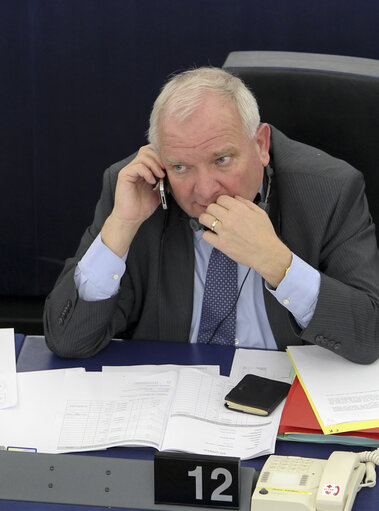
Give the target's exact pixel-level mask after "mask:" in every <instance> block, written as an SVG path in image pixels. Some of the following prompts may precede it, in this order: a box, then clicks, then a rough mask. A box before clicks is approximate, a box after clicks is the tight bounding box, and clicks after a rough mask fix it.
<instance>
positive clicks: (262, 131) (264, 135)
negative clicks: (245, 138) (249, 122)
mask: <svg viewBox="0 0 379 511" xmlns="http://www.w3.org/2000/svg"><path fill="white" fill-rule="evenodd" d="M270 135H271V130H270V126H269V125H268V124H267V123H266V122H264V123H262V124H261V125H260V126H259V128H258V129H257V132H256V133H255V136H254V138H255V141H256V143H257V148H258V153H259V157H260V159H261V162H262V165H263V166H264V167H266V166H267V165H268V164H269V162H270V152H269V151H270Z"/></svg>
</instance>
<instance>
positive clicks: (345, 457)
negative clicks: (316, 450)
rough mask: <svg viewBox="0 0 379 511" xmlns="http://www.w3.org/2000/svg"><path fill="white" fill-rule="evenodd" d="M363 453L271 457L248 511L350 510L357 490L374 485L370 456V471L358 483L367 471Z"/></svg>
mask: <svg viewBox="0 0 379 511" xmlns="http://www.w3.org/2000/svg"><path fill="white" fill-rule="evenodd" d="M362 454H366V453H354V452H338V451H337V452H333V453H332V454H331V455H330V457H329V459H328V460H318V459H313V458H299V457H296V456H270V457H269V458H268V460H267V461H266V463H265V465H264V466H263V468H262V471H261V473H260V476H259V478H258V481H257V485H256V488H255V490H254V493H253V495H252V498H251V511H350V510H351V508H352V506H353V503H354V499H355V496H356V494H357V491H359V490H360V489H361V487H362V486H374V485H375V466H374V463H375V462H376V459H375V460H372V459H371V458H369V462H368V463H367V465H368V468H369V471H370V474H367V475H366V484H361V483H362V480H363V477H364V475H365V472H366V464H365V463H361V461H363V460H364V461H366V458H364V456H363V457H362ZM370 454H372V453H370ZM372 471H373V473H372ZM368 479H370V480H369V482H367V480H368Z"/></svg>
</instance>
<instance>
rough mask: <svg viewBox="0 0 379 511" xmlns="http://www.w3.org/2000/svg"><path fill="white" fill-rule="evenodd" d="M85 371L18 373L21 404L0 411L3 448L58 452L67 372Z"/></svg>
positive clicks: (78, 370) (79, 370)
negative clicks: (60, 408)
mask: <svg viewBox="0 0 379 511" xmlns="http://www.w3.org/2000/svg"><path fill="white" fill-rule="evenodd" d="M83 371H84V369H83V368H73V369H54V370H50V371H32V372H25V373H17V383H18V389H19V399H18V403H17V405H16V406H14V407H12V408H7V409H6V410H1V411H0V448H1V449H8V450H17V451H18V450H21V451H22V450H27V451H33V452H37V451H38V452H56V450H57V445H56V444H57V438H58V432H59V423H58V422H57V416H58V412H59V404H60V403H62V402H63V399H64V397H63V384H64V377H65V374H66V372H71V373H74V372H83Z"/></svg>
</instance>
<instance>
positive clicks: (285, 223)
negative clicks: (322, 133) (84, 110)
mask: <svg viewBox="0 0 379 511" xmlns="http://www.w3.org/2000/svg"><path fill="white" fill-rule="evenodd" d="M130 159H131V158H129V159H126V160H123V161H121V162H119V163H116V164H115V165H113V166H111V167H110V168H109V169H108V170H107V171H106V172H105V174H104V181H103V190H102V194H101V197H100V200H99V202H98V204H97V207H96V211H95V217H94V221H93V223H92V225H91V226H90V227H89V228H88V229H87V231H86V232H85V234H84V235H83V237H82V240H81V243H80V246H79V248H78V251H77V253H76V255H75V257H74V258H73V259H68V260H67V261H66V264H65V267H64V269H63V272H62V274H61V275H60V277H59V278H58V281H57V283H56V285H55V287H54V289H53V291H52V292H51V294H50V295H49V296H48V298H47V300H46V305H45V312H44V321H45V335H46V340H47V344H48V346H49V347H50V348H51V349H52V350H53V351H54V352H56V353H57V354H59V355H61V356H69V357H86V356H90V355H93V354H95V353H96V352H98V351H99V350H101V349H102V348H104V347H105V346H106V345H107V344H108V342H109V340H110V339H111V338H112V337H114V336H116V335H117V336H122V337H124V338H129V339H130V338H133V339H148V340H164V341H183V342H187V341H188V338H189V331H190V325H191V318H192V300H193V272H194V248H193V234H192V231H191V229H190V227H189V223H188V217H187V216H186V214H185V213H183V212H182V211H181V210H180V209H179V207H178V206H177V204H176V203H175V201H174V200H173V199H171V201H170V202H171V203H170V206H169V209H168V211H166V212H165V211H163V210H162V208H160V207H159V208H158V209H157V210H156V211H155V213H154V214H153V215H152V216H151V217H150V218H149V219H147V220H146V221H145V222H144V224H143V225H142V226H141V227H140V229H139V231H138V233H137V235H136V237H135V239H134V241H133V243H132V245H131V247H130V251H129V255H128V259H127V270H126V273H125V275H124V277H123V279H122V282H121V288H120V292H119V293H118V295H117V296H115V297H112V298H110V299H108V300H102V301H99V302H86V301H83V300H81V299H79V297H78V294H77V291H76V288H75V283H74V271H75V266H76V264H77V262H78V261H79V260H80V258H81V257H82V256H83V254H84V253H85V252H86V250H87V249H88V247H89V246H90V244H91V243H92V241H93V240H94V238H95V237H96V236H97V234H98V233H99V231H100V230H101V228H102V225H103V223H104V221H105V219H106V218H107V216H108V215H109V214H110V212H111V210H112V207H113V199H114V192H115V186H116V181H117V174H118V172H119V170H120V169H121V168H122V167H124V166H125V165H126V163H128V161H130ZM271 163H272V166H273V168H274V172H275V177H274V180H273V191H272V194H271V198H270V217H271V220H272V222H273V224H274V226H275V229H276V231H277V233H278V235H279V236H280V237H281V239H282V240H283V241H284V243H286V244H287V246H288V247H289V248H290V249H291V250H292V251H293V252H294V253H295V254H297V255H298V256H299V257H301V258H302V259H303V260H305V261H307V262H308V263H309V264H310V265H312V266H313V267H314V268H317V269H319V271H320V273H321V287H320V294H319V298H318V303H317V307H316V310H315V313H314V316H313V319H312V320H311V322H310V324H309V325H308V327H307V328H306V329H304V330H301V329H300V328H299V327H298V325H297V323H296V322H295V321H294V319H293V317H292V315H291V314H290V313H288V312H287V310H286V309H285V308H284V307H283V306H281V305H280V304H279V303H278V302H277V301H276V299H275V298H274V297H273V296H272V295H271V294H270V293H268V292H267V291H266V289H265V288H264V296H265V304H266V310H267V315H268V318H269V321H270V325H271V328H272V331H273V334H274V337H275V340H276V343H277V345H278V348H279V349H285V347H286V346H287V345H294V344H302V343H304V342H309V343H314V344H318V345H320V346H323V347H325V348H327V349H330V350H332V351H335V352H336V353H339V354H340V355H342V356H343V357H346V358H348V359H351V360H354V361H356V362H360V363H369V362H372V361H374V360H375V359H376V358H377V357H378V346H379V335H378V331H379V328H378V326H379V319H378V318H379V315H378V304H379V255H378V249H377V245H376V237H375V226H374V225H373V223H372V220H371V217H370V215H369V211H368V205H367V200H366V197H365V195H364V181H363V176H362V174H361V173H360V172H358V171H357V170H355V169H354V168H352V167H351V166H350V165H348V164H347V163H345V162H343V161H341V160H338V159H335V158H333V157H331V156H329V155H327V154H326V153H323V152H322V151H320V150H318V149H315V148H313V147H309V146H306V145H304V144H300V143H298V142H295V141H293V140H290V139H288V138H287V137H285V135H283V134H282V133H280V132H279V131H278V130H276V129H275V128H272V140H271ZM262 285H263V282H262Z"/></svg>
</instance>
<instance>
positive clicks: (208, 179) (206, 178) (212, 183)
mask: <svg viewBox="0 0 379 511" xmlns="http://www.w3.org/2000/svg"><path fill="white" fill-rule="evenodd" d="M194 190H195V192H196V194H197V195H198V197H199V202H202V203H203V204H210V203H211V202H215V200H216V199H217V197H218V196H219V195H221V192H222V190H223V187H222V185H221V183H220V182H219V181H218V176H217V174H216V173H214V172H212V170H210V169H208V168H207V167H203V168H198V171H197V175H196V183H195V186H194Z"/></svg>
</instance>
